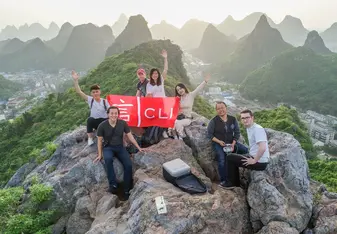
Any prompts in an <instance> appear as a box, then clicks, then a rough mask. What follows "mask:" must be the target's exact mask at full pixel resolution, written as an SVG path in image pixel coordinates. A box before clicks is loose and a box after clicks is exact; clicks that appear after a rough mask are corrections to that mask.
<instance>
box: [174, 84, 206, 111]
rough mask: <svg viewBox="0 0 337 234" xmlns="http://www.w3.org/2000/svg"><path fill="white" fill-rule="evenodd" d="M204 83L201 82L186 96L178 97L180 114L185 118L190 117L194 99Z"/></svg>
mask: <svg viewBox="0 0 337 234" xmlns="http://www.w3.org/2000/svg"><path fill="white" fill-rule="evenodd" d="M205 85H206V82H205V81H203V82H201V84H200V85H199V86H198V87H197V88H196V89H195V90H193V91H192V92H190V93H188V94H186V95H185V96H184V97H180V113H182V114H184V115H185V116H187V117H191V116H192V108H193V103H194V99H195V97H196V96H197V95H198V94H199V93H200V92H201V90H202V89H203V88H204V87H205Z"/></svg>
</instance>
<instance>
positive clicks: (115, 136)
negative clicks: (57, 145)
mask: <svg viewBox="0 0 337 234" xmlns="http://www.w3.org/2000/svg"><path fill="white" fill-rule="evenodd" d="M107 114H108V117H109V119H108V120H106V121H104V122H102V123H101V124H100V125H99V126H98V129H97V137H98V141H97V147H98V156H97V158H96V159H95V162H96V161H100V160H101V159H102V155H103V156H104V161H105V165H106V168H107V174H108V180H109V192H111V193H113V194H116V192H117V182H116V175H115V171H114V168H113V157H117V158H118V159H119V161H120V162H121V163H122V164H123V167H124V186H123V187H124V198H125V200H127V199H128V198H129V195H130V194H129V191H130V189H131V183H132V162H131V159H130V155H129V153H128V152H127V151H126V148H125V147H124V145H123V135H124V133H125V134H126V136H127V137H128V138H129V140H130V142H131V143H132V144H134V145H135V146H136V147H137V149H138V150H139V151H143V149H141V148H140V147H139V145H138V143H137V141H136V140H135V138H134V137H133V135H132V133H131V131H130V128H129V126H128V124H127V123H126V122H125V121H124V120H121V119H118V116H119V109H118V108H117V107H115V106H111V107H109V108H108V110H107Z"/></svg>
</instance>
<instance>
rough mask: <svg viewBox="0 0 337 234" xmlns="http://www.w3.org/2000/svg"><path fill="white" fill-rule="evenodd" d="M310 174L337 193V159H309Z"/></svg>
mask: <svg viewBox="0 0 337 234" xmlns="http://www.w3.org/2000/svg"><path fill="white" fill-rule="evenodd" d="M308 163H309V168H310V175H311V177H312V178H313V179H314V180H317V181H320V182H322V183H324V184H325V185H326V186H327V188H328V190H329V191H331V192H336V193H337V175H336V171H337V161H330V162H329V161H323V160H309V162H308Z"/></svg>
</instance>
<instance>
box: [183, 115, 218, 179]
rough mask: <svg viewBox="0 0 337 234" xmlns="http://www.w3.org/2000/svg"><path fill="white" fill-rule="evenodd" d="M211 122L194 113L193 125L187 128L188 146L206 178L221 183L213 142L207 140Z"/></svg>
mask: <svg viewBox="0 0 337 234" xmlns="http://www.w3.org/2000/svg"><path fill="white" fill-rule="evenodd" d="M208 123H209V120H208V119H206V118H204V117H202V116H200V115H197V114H195V113H193V121H192V123H191V125H189V126H187V127H185V133H186V140H185V142H186V144H187V145H188V146H189V147H191V149H192V151H193V156H194V157H195V158H196V160H197V162H198V163H199V165H200V167H201V168H202V169H203V171H204V172H205V174H206V176H207V177H208V178H210V179H211V180H212V181H219V172H218V162H217V161H216V158H215V153H214V152H213V148H212V143H211V140H210V139H208V138H207V124H208Z"/></svg>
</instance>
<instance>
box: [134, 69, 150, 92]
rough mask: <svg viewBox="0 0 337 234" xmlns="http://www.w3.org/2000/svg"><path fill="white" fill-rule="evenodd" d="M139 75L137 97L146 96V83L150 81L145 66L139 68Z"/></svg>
mask: <svg viewBox="0 0 337 234" xmlns="http://www.w3.org/2000/svg"><path fill="white" fill-rule="evenodd" d="M137 76H138V79H139V82H138V84H137V93H136V96H137V97H145V96H146V85H147V83H148V82H149V81H148V79H146V73H145V70H144V69H143V68H139V69H138V70H137Z"/></svg>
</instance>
